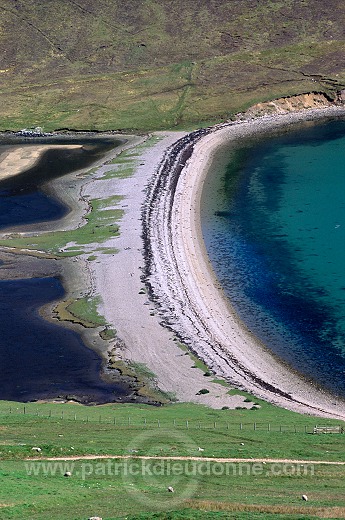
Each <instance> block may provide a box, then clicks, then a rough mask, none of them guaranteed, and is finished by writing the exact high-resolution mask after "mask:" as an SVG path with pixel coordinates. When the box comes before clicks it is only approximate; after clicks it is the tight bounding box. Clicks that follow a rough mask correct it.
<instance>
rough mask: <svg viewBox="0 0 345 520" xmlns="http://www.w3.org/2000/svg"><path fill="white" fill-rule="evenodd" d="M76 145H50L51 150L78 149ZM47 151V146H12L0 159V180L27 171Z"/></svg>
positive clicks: (78, 146)
mask: <svg viewBox="0 0 345 520" xmlns="http://www.w3.org/2000/svg"><path fill="white" fill-rule="evenodd" d="M80 147H81V145H78V144H77V145H76V144H61V145H60V144H52V145H49V148H50V149H53V148H57V149H58V148H80ZM47 149H48V147H47V145H46V144H45V145H26V146H15V147H14V146H12V147H11V149H10V150H9V151H7V152H5V153H3V154H2V155H1V157H0V180H3V179H6V178H8V177H13V175H18V174H19V173H21V172H23V171H25V170H28V169H29V168H31V167H32V166H34V165H35V163H36V162H37V161H38V160H39V159H40V157H41V155H42V154H43V153H44V152H45V151H46V150H47Z"/></svg>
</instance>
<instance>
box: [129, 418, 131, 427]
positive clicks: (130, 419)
mask: <svg viewBox="0 0 345 520" xmlns="http://www.w3.org/2000/svg"><path fill="white" fill-rule="evenodd" d="M130 425H131V418H130V417H128V426H130Z"/></svg>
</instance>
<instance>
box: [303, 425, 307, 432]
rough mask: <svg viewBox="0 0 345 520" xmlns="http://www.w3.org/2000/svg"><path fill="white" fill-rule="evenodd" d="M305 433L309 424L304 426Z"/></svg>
mask: <svg viewBox="0 0 345 520" xmlns="http://www.w3.org/2000/svg"><path fill="white" fill-rule="evenodd" d="M304 433H307V426H306V425H305V426H304Z"/></svg>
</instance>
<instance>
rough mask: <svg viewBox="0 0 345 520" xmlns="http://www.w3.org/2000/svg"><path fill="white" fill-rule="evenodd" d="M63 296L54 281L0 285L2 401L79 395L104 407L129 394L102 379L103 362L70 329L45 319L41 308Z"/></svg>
mask: <svg viewBox="0 0 345 520" xmlns="http://www.w3.org/2000/svg"><path fill="white" fill-rule="evenodd" d="M63 296H64V289H63V287H62V285H61V283H60V281H59V280H58V279H56V278H32V279H27V280H6V281H0V315H1V316H2V319H1V320H0V347H1V350H0V359H1V379H0V396H1V399H7V400H20V401H28V400H31V399H39V398H54V397H58V396H60V395H61V396H62V397H63V396H66V395H70V396H77V397H78V398H79V399H81V400H82V401H84V402H103V401H107V400H109V399H111V395H112V393H114V392H115V394H114V395H116V396H119V395H125V394H126V392H125V390H124V389H123V388H121V387H120V386H119V385H118V386H116V385H109V384H106V383H105V382H104V381H102V380H101V379H100V377H99V373H100V369H101V360H100V358H99V356H98V355H97V354H96V353H95V352H94V351H92V350H90V349H88V348H86V346H85V345H84V343H83V341H82V339H81V337H80V336H79V335H78V334H77V333H76V332H73V331H72V330H69V329H66V328H64V327H62V326H59V325H54V324H52V323H50V322H48V321H46V320H44V319H43V318H42V317H41V316H40V314H39V309H40V308H41V307H42V306H43V305H45V304H47V303H48V302H51V301H54V300H56V299H57V298H62V297H63Z"/></svg>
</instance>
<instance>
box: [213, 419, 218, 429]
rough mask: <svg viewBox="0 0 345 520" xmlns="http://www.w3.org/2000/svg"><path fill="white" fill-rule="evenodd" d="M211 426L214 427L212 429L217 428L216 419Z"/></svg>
mask: <svg viewBox="0 0 345 520" xmlns="http://www.w3.org/2000/svg"><path fill="white" fill-rule="evenodd" d="M213 427H214V429H216V428H217V423H216V421H214V423H213Z"/></svg>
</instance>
